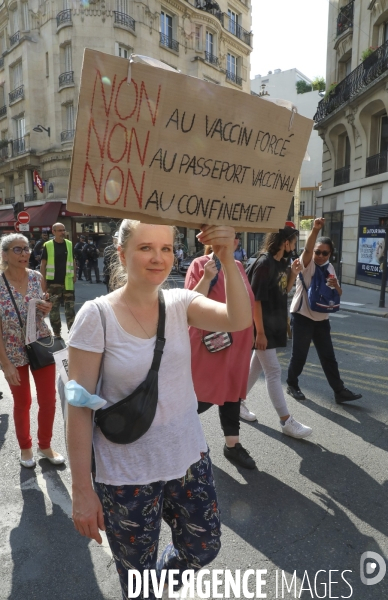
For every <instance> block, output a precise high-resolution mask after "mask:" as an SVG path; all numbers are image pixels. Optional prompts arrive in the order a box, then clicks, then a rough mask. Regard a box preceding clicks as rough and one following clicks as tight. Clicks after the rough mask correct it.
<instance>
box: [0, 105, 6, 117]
mask: <svg viewBox="0 0 388 600" xmlns="http://www.w3.org/2000/svg"><path fill="white" fill-rule="evenodd" d="M6 114H7V105H4V106H2V107H1V108H0V119H1V118H2V117H5V115H6Z"/></svg>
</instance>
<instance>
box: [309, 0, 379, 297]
mask: <svg viewBox="0 0 388 600" xmlns="http://www.w3.org/2000/svg"><path fill="white" fill-rule="evenodd" d="M326 89H327V92H326V96H325V98H323V99H322V100H321V101H320V103H319V105H318V109H317V113H316V115H315V121H316V129H317V130H318V133H319V135H320V136H321V137H322V139H323V140H324V152H323V160H322V190H321V192H319V193H318V194H317V196H318V197H317V211H318V214H320V215H323V216H324V217H325V218H326V226H325V233H326V234H327V235H330V236H331V237H332V238H333V239H334V243H335V246H336V247H337V250H338V254H339V255H340V256H341V258H342V265H341V266H342V281H344V282H345V283H350V284H356V285H360V286H366V287H372V288H373V287H376V286H378V287H380V285H381V267H382V255H383V251H382V249H383V248H384V243H385V241H384V238H385V230H384V229H383V227H382V226H381V220H382V219H384V217H388V116H387V115H388V95H387V90H388V2H387V0H378V2H377V1H376V0H351V1H350V2H349V0H339V1H338V0H337V1H334V2H331V3H330V4H329V28H328V47H327V74H326Z"/></svg>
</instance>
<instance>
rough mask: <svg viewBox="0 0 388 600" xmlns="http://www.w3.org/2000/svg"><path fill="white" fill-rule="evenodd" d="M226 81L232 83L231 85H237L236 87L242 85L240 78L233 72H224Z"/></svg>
mask: <svg viewBox="0 0 388 600" xmlns="http://www.w3.org/2000/svg"><path fill="white" fill-rule="evenodd" d="M226 79H228V80H229V81H233V83H237V85H242V77H239V76H238V75H237V74H236V73H233V71H226Z"/></svg>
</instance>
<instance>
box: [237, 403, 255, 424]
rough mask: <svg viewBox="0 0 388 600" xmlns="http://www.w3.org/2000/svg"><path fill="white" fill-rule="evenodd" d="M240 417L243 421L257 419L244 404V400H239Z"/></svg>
mask: <svg viewBox="0 0 388 600" xmlns="http://www.w3.org/2000/svg"><path fill="white" fill-rule="evenodd" d="M240 419H243V420H244V421H257V417H256V415H255V413H253V412H251V411H250V410H249V408H248V407H247V405H246V404H245V400H241V403H240Z"/></svg>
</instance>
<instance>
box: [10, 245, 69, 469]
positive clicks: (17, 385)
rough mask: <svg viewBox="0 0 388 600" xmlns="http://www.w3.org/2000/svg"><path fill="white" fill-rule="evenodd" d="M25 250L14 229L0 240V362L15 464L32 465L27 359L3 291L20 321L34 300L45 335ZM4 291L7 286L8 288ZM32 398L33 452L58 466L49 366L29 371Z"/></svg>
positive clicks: (37, 286) (45, 305)
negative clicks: (9, 398)
mask: <svg viewBox="0 0 388 600" xmlns="http://www.w3.org/2000/svg"><path fill="white" fill-rule="evenodd" d="M30 252H31V249H30V247H29V245H28V240H27V238H25V237H24V236H23V235H21V234H19V233H11V234H10V235H6V236H4V237H3V238H2V239H1V264H0V271H1V276H0V363H1V367H2V370H3V372H4V377H5V379H6V380H7V382H8V384H9V387H10V389H11V392H12V395H13V399H14V421H15V429H16V437H17V439H18V442H19V446H20V464H21V465H22V466H23V467H30V468H31V467H35V465H36V462H35V458H34V455H33V450H32V438H31V435H30V407H31V389H30V377H29V364H28V357H27V353H26V350H25V331H24V329H25V327H24V328H23V330H22V328H21V325H20V321H19V317H18V314H17V311H16V310H15V306H14V303H13V301H12V298H11V295H10V292H9V290H10V291H11V293H12V296H13V299H14V301H15V303H16V306H17V307H18V310H19V313H20V317H21V320H22V322H23V323H24V324H25V323H26V320H27V313H28V305H29V302H30V301H31V300H32V299H37V300H39V304H38V305H37V311H36V329H37V334H38V338H40V337H46V336H48V335H50V330H49V328H48V327H47V325H46V323H45V321H44V317H45V316H46V315H47V314H48V313H49V312H50V310H51V306H52V305H51V303H50V302H47V301H46V300H45V299H44V298H45V296H44V294H43V291H42V285H41V282H42V276H41V274H40V273H39V272H38V271H32V270H30V269H29V268H28V262H29V258H30ZM7 284H8V286H9V289H8V286H7ZM32 375H33V377H34V380H35V386H36V391H37V397H38V405H39V411H38V456H39V458H47V459H48V460H49V461H50V462H51V463H53V464H55V465H58V464H62V463H63V462H64V461H65V459H64V458H63V456H61V455H60V454H58V453H57V452H55V451H54V450H52V448H51V437H52V432H53V423H54V415H55V365H49V366H48V367H44V368H43V369H38V370H36V371H32Z"/></svg>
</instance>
